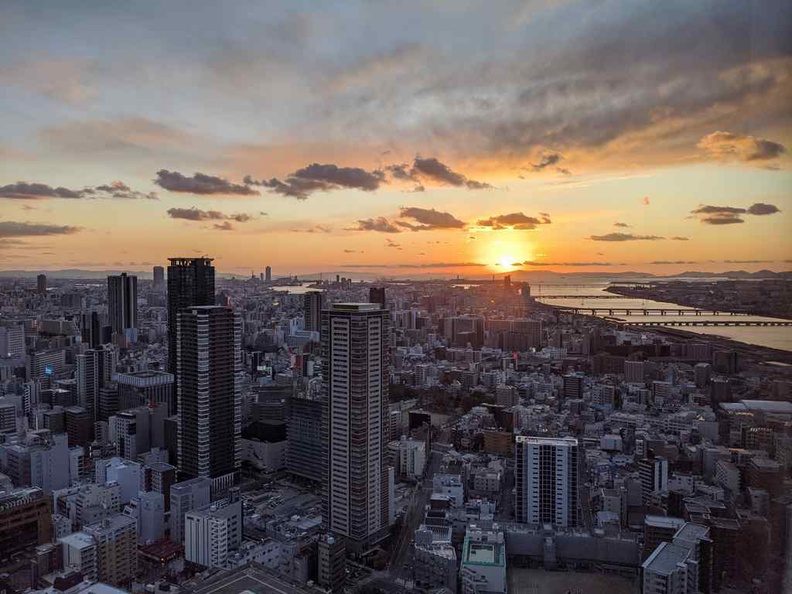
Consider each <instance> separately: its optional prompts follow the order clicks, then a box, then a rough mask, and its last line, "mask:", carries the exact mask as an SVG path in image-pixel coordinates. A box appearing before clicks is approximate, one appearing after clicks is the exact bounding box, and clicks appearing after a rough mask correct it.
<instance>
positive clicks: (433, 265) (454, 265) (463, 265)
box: [344, 262, 487, 268]
mask: <svg viewBox="0 0 792 594" xmlns="http://www.w3.org/2000/svg"><path fill="white" fill-rule="evenodd" d="M344 266H345V267H347V268H472V267H476V266H478V267H483V266H487V265H486V264H481V263H479V262H427V263H424V264H404V263H402V264H344Z"/></svg>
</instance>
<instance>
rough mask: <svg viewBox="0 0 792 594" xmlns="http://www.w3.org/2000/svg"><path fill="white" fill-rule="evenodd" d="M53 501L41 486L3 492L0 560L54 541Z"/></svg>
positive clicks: (1, 501)
mask: <svg viewBox="0 0 792 594" xmlns="http://www.w3.org/2000/svg"><path fill="white" fill-rule="evenodd" d="M51 513H52V509H51V507H50V500H49V498H47V497H46V496H45V495H44V491H43V490H41V489H39V488H38V487H32V488H27V489H16V490H15V491H11V492H10V493H5V494H3V495H0V560H4V559H8V558H9V557H11V556H12V555H14V554H16V553H19V552H21V551H29V550H30V549H32V548H33V547H35V546H36V545H40V544H44V543H47V542H50V540H52V518H51V515H50V514H51Z"/></svg>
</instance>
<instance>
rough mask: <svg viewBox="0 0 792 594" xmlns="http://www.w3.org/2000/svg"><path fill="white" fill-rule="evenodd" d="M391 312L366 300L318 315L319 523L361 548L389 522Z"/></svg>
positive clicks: (336, 305)
mask: <svg viewBox="0 0 792 594" xmlns="http://www.w3.org/2000/svg"><path fill="white" fill-rule="evenodd" d="M389 335H390V314H389V313H388V312H387V311H386V310H384V309H381V308H380V307H379V305H377V304H372V303H336V304H334V305H333V307H332V309H330V310H325V311H324V312H322V358H323V359H324V365H325V382H324V384H323V422H322V440H323V444H322V445H323V448H322V452H323V461H322V462H323V471H324V475H323V478H322V483H323V493H324V498H323V501H324V503H323V513H324V517H323V522H324V525H325V527H326V529H327V530H329V531H331V532H332V533H334V534H336V535H341V536H344V537H346V538H347V539H349V540H350V541H352V542H351V544H352V546H353V547H358V548H361V547H362V548H364V547H366V546H368V545H370V544H372V543H374V542H376V541H378V540H379V539H380V538H381V537H382V536H383V535H387V532H388V526H389V525H390V522H391V518H390V504H389V501H390V500H389V497H390V480H391V479H390V477H391V473H390V472H389V469H388V468H387V467H386V466H385V464H384V450H385V444H386V441H387V435H388V415H387V411H388V350H387V349H388V343H389Z"/></svg>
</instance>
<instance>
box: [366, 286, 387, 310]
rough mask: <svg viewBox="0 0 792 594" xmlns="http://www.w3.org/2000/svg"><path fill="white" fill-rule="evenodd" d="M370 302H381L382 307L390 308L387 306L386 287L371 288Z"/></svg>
mask: <svg viewBox="0 0 792 594" xmlns="http://www.w3.org/2000/svg"><path fill="white" fill-rule="evenodd" d="M369 303H379V304H380V306H381V307H382V309H388V308H387V307H386V306H385V287H371V288H369Z"/></svg>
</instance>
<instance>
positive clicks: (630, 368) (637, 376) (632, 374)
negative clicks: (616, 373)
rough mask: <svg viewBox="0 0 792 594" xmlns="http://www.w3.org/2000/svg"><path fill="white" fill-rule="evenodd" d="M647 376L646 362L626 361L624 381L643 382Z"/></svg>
mask: <svg viewBox="0 0 792 594" xmlns="http://www.w3.org/2000/svg"><path fill="white" fill-rule="evenodd" d="M645 377H646V363H644V362H643V361H629V360H626V361H625V362H624V381H625V382H627V383H631V384H642V383H644V378H645Z"/></svg>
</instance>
